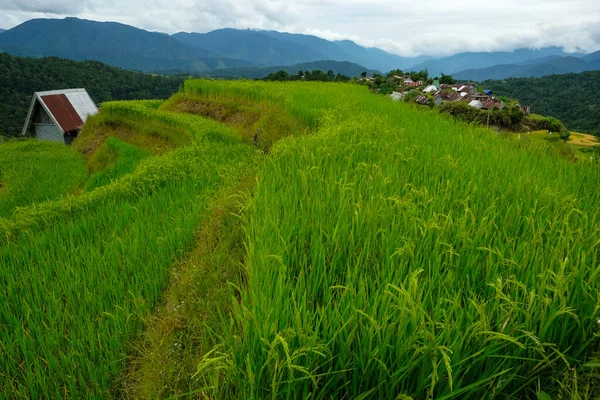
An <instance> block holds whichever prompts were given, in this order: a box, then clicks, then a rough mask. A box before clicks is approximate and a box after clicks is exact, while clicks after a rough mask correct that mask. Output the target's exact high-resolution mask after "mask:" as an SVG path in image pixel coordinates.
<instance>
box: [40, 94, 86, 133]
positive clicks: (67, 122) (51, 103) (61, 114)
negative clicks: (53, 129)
mask: <svg viewBox="0 0 600 400" xmlns="http://www.w3.org/2000/svg"><path fill="white" fill-rule="evenodd" d="M40 99H41V100H42V102H43V103H44V104H45V105H46V107H47V108H48V110H50V112H51V113H52V116H54V119H55V120H56V122H58V125H60V129H62V131H63V132H70V131H74V130H76V129H78V128H81V126H82V125H83V121H82V120H81V117H80V116H79V115H78V114H77V111H75V108H73V106H72V105H71V102H70V101H69V99H67V96H65V95H64V94H49V95H46V96H40Z"/></svg>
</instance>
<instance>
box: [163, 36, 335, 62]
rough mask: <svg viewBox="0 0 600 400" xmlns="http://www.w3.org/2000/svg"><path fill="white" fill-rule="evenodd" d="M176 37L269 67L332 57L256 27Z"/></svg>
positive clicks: (182, 40) (191, 43) (188, 42)
mask: <svg viewBox="0 0 600 400" xmlns="http://www.w3.org/2000/svg"><path fill="white" fill-rule="evenodd" d="M173 37H174V38H175V39H177V40H180V41H181V42H183V43H187V44H190V45H193V46H197V47H200V48H204V49H209V50H212V51H214V52H217V53H220V54H222V55H223V56H226V57H231V58H237V59H242V60H248V61H252V62H255V63H257V64H263V65H266V66H276V65H293V64H299V63H303V62H310V61H315V60H324V59H327V58H328V57H327V56H326V55H325V54H323V53H321V52H319V51H317V50H314V49H312V48H310V47H306V46H303V45H301V44H296V43H293V42H287V41H284V40H280V39H277V38H275V37H272V36H270V35H267V34H265V33H263V32H260V31H253V30H238V29H219V30H216V31H212V32H209V33H185V32H180V33H176V34H175V35H173Z"/></svg>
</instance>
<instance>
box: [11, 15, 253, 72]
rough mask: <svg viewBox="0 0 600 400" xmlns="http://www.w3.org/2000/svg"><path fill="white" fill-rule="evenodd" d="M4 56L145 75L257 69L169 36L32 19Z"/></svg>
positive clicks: (17, 30)
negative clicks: (100, 65)
mask: <svg viewBox="0 0 600 400" xmlns="http://www.w3.org/2000/svg"><path fill="white" fill-rule="evenodd" d="M0 51H5V52H7V53H11V54H20V55H28V56H32V55H33V56H36V57H42V56H58V57H64V58H68V59H72V60H98V61H102V62H104V63H107V64H110V65H114V66H118V67H122V68H127V69H136V70H141V71H154V70H158V69H165V68H179V69H185V70H188V71H197V72H199V71H207V70H210V69H218V68H236V67H246V66H253V65H255V64H254V63H252V62H249V61H244V60H239V59H232V58H227V57H223V56H221V55H220V54H218V53H215V52H213V51H210V50H206V49H200V48H197V47H194V46H190V45H188V44H185V43H182V42H180V41H179V40H176V39H174V38H172V37H170V36H169V35H165V34H161V33H156V32H148V31H145V30H143V29H138V28H134V27H132V26H129V25H124V24H119V23H116V22H96V21H88V20H83V19H78V18H65V19H33V20H30V21H27V22H24V23H23V24H21V25H19V26H16V27H14V28H12V29H10V30H8V31H6V32H4V33H2V35H1V36H0Z"/></svg>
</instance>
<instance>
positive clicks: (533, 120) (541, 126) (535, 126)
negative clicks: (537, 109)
mask: <svg viewBox="0 0 600 400" xmlns="http://www.w3.org/2000/svg"><path fill="white" fill-rule="evenodd" d="M524 124H525V125H526V126H527V127H528V128H529V129H530V130H532V131H538V130H546V131H550V132H556V133H561V134H566V133H568V131H567V129H566V128H565V126H564V125H563V123H562V122H560V121H559V120H558V119H556V118H553V117H542V116H541V115H537V114H531V115H530V116H528V117H526V118H525V120H524ZM567 138H568V136H567Z"/></svg>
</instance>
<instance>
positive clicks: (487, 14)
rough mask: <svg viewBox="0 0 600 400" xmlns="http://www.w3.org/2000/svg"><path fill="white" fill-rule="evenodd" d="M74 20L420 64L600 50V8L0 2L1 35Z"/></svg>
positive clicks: (555, 2) (583, 4) (327, 0)
mask: <svg viewBox="0 0 600 400" xmlns="http://www.w3.org/2000/svg"><path fill="white" fill-rule="evenodd" d="M66 16H75V17H80V18H86V19H93V20H97V21H117V22H122V23H125V24H129V25H134V26H136V27H139V28H143V29H147V30H151V31H161V32H167V33H175V32H179V31H188V32H208V31H211V30H214V29H218V28H240V29H245V28H258V29H275V30H279V31H286V32H294V33H309V34H314V35H317V36H320V37H323V38H326V39H352V40H354V41H355V42H357V43H359V44H362V45H366V46H377V47H380V48H383V49H385V50H387V51H390V52H393V53H396V54H400V55H404V56H414V55H420V54H429V55H447V54H452V53H457V52H463V51H497V50H514V49H515V48H521V47H532V48H539V47H545V46H561V47H565V49H566V50H567V51H569V52H573V51H578V50H579V51H584V52H592V51H597V50H600V1H599V0H491V1H485V0H420V1H419V0H412V1H406V0H371V1H367V0H293V1H284V0H1V1H0V28H5V29H8V28H11V27H13V26H16V25H18V24H20V23H22V22H24V21H26V20H28V19H31V18H63V17H66Z"/></svg>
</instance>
